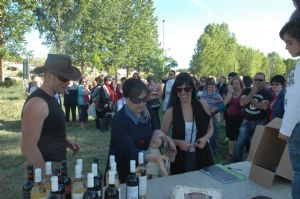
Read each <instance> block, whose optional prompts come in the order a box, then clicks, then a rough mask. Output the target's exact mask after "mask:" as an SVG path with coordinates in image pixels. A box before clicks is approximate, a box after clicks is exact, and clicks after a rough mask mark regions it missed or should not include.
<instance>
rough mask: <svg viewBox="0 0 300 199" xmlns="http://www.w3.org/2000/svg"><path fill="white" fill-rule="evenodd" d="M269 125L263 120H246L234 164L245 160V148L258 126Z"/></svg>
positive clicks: (234, 154) (235, 152)
mask: <svg viewBox="0 0 300 199" xmlns="http://www.w3.org/2000/svg"><path fill="white" fill-rule="evenodd" d="M266 123H267V120H266V119H263V120H256V121H255V120H252V121H250V120H247V119H244V120H243V122H242V124H241V127H240V132H239V136H238V139H237V141H236V145H235V147H234V151H233V158H232V162H240V161H242V159H243V153H244V147H245V146H246V144H247V142H248V141H249V140H250V137H251V136H252V135H253V133H254V130H255V128H256V125H265V124H266Z"/></svg>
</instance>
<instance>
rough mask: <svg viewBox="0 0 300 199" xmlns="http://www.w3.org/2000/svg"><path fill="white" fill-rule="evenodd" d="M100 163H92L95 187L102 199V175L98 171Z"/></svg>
mask: <svg viewBox="0 0 300 199" xmlns="http://www.w3.org/2000/svg"><path fill="white" fill-rule="evenodd" d="M98 170H99V169H98V165H97V163H93V164H92V173H93V174H94V189H95V191H96V192H97V194H98V198H99V199H102V195H103V194H102V182H101V181H102V175H101V176H100V175H99V173H98Z"/></svg>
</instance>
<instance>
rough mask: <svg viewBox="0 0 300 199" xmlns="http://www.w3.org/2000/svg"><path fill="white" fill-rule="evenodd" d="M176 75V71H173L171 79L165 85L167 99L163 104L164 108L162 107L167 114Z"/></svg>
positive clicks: (170, 75)
mask: <svg viewBox="0 0 300 199" xmlns="http://www.w3.org/2000/svg"><path fill="white" fill-rule="evenodd" d="M175 75H176V72H175V71H174V70H171V71H170V72H169V78H168V81H167V82H166V85H165V98H164V102H163V106H162V111H163V112H166V111H167V109H168V105H169V101H170V95H171V90H172V87H173V84H174V82H175Z"/></svg>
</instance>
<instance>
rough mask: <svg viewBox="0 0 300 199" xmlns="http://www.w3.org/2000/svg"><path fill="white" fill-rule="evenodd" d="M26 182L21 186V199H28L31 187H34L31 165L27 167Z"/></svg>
mask: <svg viewBox="0 0 300 199" xmlns="http://www.w3.org/2000/svg"><path fill="white" fill-rule="evenodd" d="M26 173H27V182H25V184H24V185H23V199H30V192H31V189H32V187H33V186H34V179H33V165H32V164H29V165H27V171H26Z"/></svg>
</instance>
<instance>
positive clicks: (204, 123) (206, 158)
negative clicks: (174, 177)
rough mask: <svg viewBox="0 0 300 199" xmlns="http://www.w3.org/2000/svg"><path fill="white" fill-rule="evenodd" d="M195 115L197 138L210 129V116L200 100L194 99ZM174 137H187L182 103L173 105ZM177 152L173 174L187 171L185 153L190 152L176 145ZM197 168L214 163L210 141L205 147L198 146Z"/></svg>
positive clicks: (173, 164)
mask: <svg viewBox="0 0 300 199" xmlns="http://www.w3.org/2000/svg"><path fill="white" fill-rule="evenodd" d="M192 109H193V116H194V119H195V124H196V128H197V134H196V139H199V138H201V137H203V136H204V135H205V134H206V132H207V129H208V125H209V121H210V118H211V117H210V116H209V115H208V114H207V113H206V111H205V110H204V108H203V106H202V104H201V103H200V102H199V101H198V100H192ZM172 120H173V121H172V125H173V128H172V138H173V139H179V140H184V139H185V122H184V118H183V113H182V109H181V105H180V104H178V105H176V106H173V119H172ZM176 149H177V154H176V157H175V162H173V163H171V174H179V173H184V172H185V154H186V153H188V152H185V151H182V150H181V149H180V148H179V147H176ZM196 157H197V169H201V168H203V167H206V166H210V165H213V164H214V162H213V157H212V154H211V150H210V146H209V143H208V142H207V143H206V145H205V147H204V148H203V149H199V148H197V147H196Z"/></svg>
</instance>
